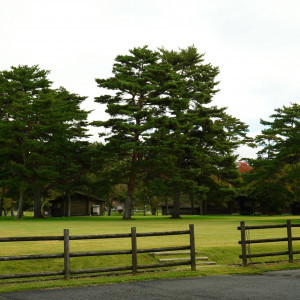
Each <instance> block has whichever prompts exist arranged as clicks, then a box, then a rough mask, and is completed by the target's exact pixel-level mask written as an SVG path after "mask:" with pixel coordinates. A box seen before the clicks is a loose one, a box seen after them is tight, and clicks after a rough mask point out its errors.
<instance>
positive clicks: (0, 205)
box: [0, 187, 5, 217]
mask: <svg viewBox="0 0 300 300" xmlns="http://www.w3.org/2000/svg"><path fill="white" fill-rule="evenodd" d="M4 190H5V189H4V187H3V188H2V191H1V198H0V217H2V211H3V210H4V193H5V191H4Z"/></svg>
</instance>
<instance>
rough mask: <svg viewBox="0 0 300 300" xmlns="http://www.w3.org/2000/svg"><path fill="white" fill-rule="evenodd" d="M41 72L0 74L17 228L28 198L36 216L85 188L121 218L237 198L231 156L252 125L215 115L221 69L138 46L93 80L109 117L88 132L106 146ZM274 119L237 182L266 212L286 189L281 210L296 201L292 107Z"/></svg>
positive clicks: (21, 69)
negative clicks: (118, 206)
mask: <svg viewBox="0 0 300 300" xmlns="http://www.w3.org/2000/svg"><path fill="white" fill-rule="evenodd" d="M48 74H49V71H46V70H41V69H40V68H39V67H38V66H32V67H29V66H26V65H25V66H18V67H11V69H10V70H5V71H1V72H0V145H1V147H0V154H1V155H0V189H1V200H0V213H2V210H3V201H4V198H5V197H9V198H11V199H17V200H16V201H15V202H17V203H18V208H19V209H18V218H21V217H22V214H23V209H24V205H27V204H28V201H27V200H28V199H33V203H34V216H35V217H37V218H39V217H42V213H41V211H42V206H43V203H45V201H43V199H46V198H49V197H51V196H53V195H54V194H61V193H64V194H65V195H69V194H70V192H72V191H74V190H81V191H86V192H91V191H92V192H93V193H96V194H97V193H98V194H100V195H101V196H102V197H105V198H107V200H108V207H109V208H110V209H111V207H112V201H113V199H123V200H124V203H125V210H124V216H123V218H124V219H130V218H131V214H132V209H133V208H134V206H135V204H136V203H137V201H140V202H141V203H142V204H143V205H150V207H151V210H152V213H153V214H155V211H156V209H157V207H158V205H159V203H160V202H163V201H166V202H167V201H168V200H170V199H172V202H173V217H174V218H179V217H180V210H179V207H180V203H181V198H182V197H183V196H184V197H185V198H186V197H188V198H189V199H190V201H191V204H192V205H194V201H197V204H200V206H201V208H202V210H204V208H205V205H206V203H207V202H213V201H218V202H219V204H222V203H223V204H224V203H226V201H228V200H229V199H230V198H232V197H235V196H237V195H238V194H239V192H240V187H241V180H240V179H241V178H240V173H239V172H238V169H237V165H236V160H237V155H235V150H236V149H237V148H238V147H239V146H240V145H242V144H247V145H252V140H251V139H250V138H249V137H248V136H247V131H248V126H247V125H246V124H245V123H243V122H242V121H240V120H239V119H237V118H235V117H233V116H231V115H229V114H228V113H227V111H226V107H217V106H214V105H212V100H213V97H214V95H215V94H216V93H217V92H218V88H217V86H218V81H217V76H218V74H219V69H218V67H214V66H212V65H211V64H209V63H206V62H205V61H204V55H203V54H201V53H199V52H198V50H197V49H196V48H195V47H194V46H191V47H188V48H187V49H179V50H178V51H169V50H166V49H164V48H161V49H158V50H156V51H153V50H150V49H149V48H148V47H147V46H144V47H140V48H134V49H131V50H129V53H128V54H126V55H119V56H117V57H116V59H115V63H114V65H113V69H112V76H111V77H109V78H105V79H96V83H97V84H98V87H99V88H101V90H102V91H103V90H106V91H107V92H106V93H102V94H101V95H100V96H99V97H96V98H95V101H96V102H98V103H101V104H105V105H106V112H107V113H108V115H109V118H108V120H106V121H103V120H97V121H94V122H92V123H91V125H93V126H98V127H101V128H105V129H106V130H105V133H102V134H100V136H102V137H104V138H105V142H104V143H103V144H102V143H100V142H98V143H89V142H88V141H87V138H88V133H87V126H88V125H89V124H88V122H87V116H88V114H89V111H84V110H82V109H81V108H80V105H81V103H82V102H83V101H84V100H85V99H86V97H82V96H80V95H77V94H73V93H70V92H68V91H67V90H66V89H65V88H63V87H61V88H59V89H53V88H52V87H51V86H52V82H51V81H50V80H49V79H48ZM271 117H272V118H274V119H275V121H274V122H266V121H262V124H263V125H266V126H267V127H268V129H266V130H264V131H263V132H262V135H260V136H258V137H257V139H256V142H257V144H259V145H260V146H262V149H261V150H260V152H259V153H258V155H259V157H258V159H257V160H249V163H250V164H251V165H252V166H253V170H252V171H251V172H248V173H249V174H248V173H247V178H246V179H245V180H244V182H245V184H246V186H247V192H248V193H249V195H255V196H256V197H264V199H265V201H269V202H270V203H271V202H272V201H273V202H274V201H275V202H276V201H277V200H276V199H277V198H278V197H277V198H276V195H277V196H278V189H279V186H282V185H279V183H280V184H281V183H282V184H283V186H284V188H283V189H281V193H280V195H281V196H283V195H284V199H285V200H284V201H287V202H288V201H290V199H296V198H297V197H298V198H299V187H298V186H299V185H297V178H299V105H297V104H293V105H292V106H291V107H284V108H283V109H277V110H276V113H275V114H274V115H272V116H271ZM267 193H269V194H268V196H266V195H267ZM291 195H293V197H294V198H291ZM295 195H298V196H297V197H296V196H295ZM298 198H297V199H298ZM274 199H275V200H274ZM12 206H13V204H12Z"/></svg>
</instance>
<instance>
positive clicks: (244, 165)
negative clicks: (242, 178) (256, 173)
mask: <svg viewBox="0 0 300 300" xmlns="http://www.w3.org/2000/svg"><path fill="white" fill-rule="evenodd" d="M237 165H238V169H239V171H240V172H241V173H242V174H243V173H246V172H249V171H250V170H252V169H253V167H251V166H249V165H248V164H247V163H246V162H243V161H238V162H237Z"/></svg>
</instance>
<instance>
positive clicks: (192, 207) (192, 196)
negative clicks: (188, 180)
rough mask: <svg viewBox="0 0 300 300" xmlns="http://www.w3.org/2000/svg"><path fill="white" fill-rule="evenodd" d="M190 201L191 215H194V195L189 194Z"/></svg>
mask: <svg viewBox="0 0 300 300" xmlns="http://www.w3.org/2000/svg"><path fill="white" fill-rule="evenodd" d="M190 201H191V210H192V215H194V214H195V208H194V195H193V194H190Z"/></svg>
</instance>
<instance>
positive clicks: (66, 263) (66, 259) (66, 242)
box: [64, 229, 70, 280]
mask: <svg viewBox="0 0 300 300" xmlns="http://www.w3.org/2000/svg"><path fill="white" fill-rule="evenodd" d="M64 272H65V279H66V280H69V279H70V243H69V229H64Z"/></svg>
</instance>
